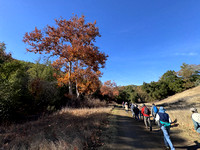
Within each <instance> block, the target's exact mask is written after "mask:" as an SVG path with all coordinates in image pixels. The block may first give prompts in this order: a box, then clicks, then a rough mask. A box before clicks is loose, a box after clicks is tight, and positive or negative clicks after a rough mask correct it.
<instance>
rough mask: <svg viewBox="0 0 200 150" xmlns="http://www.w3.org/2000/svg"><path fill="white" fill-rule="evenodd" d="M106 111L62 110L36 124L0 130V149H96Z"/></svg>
mask: <svg viewBox="0 0 200 150" xmlns="http://www.w3.org/2000/svg"><path fill="white" fill-rule="evenodd" d="M110 110H111V108H91V109H88V108H82V109H72V108H63V109H62V110H60V111H58V112H56V113H54V114H53V115H50V116H47V117H43V118H40V119H39V120H37V121H31V122H27V123H24V124H21V125H19V124H18V125H17V124H16V125H12V126H9V127H0V148H1V149H30V150H34V149H39V150H62V149H63V150H66V149H69V150H74V149H81V150H82V149H88V148H90V147H95V146H98V145H100V139H99V134H101V130H100V128H101V125H102V123H103V122H105V121H106V119H107V116H108V113H109V111H110Z"/></svg>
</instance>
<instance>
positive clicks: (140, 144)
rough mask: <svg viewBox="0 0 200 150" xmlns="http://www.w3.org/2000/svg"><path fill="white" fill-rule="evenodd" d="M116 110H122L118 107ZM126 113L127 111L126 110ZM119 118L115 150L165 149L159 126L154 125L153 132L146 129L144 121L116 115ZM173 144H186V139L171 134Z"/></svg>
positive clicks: (114, 144)
mask: <svg viewBox="0 0 200 150" xmlns="http://www.w3.org/2000/svg"><path fill="white" fill-rule="evenodd" d="M116 109H121V108H120V107H116ZM124 111H125V110H124ZM116 117H117V125H118V127H117V129H118V135H117V139H116V140H115V141H114V142H113V143H112V144H113V148H112V149H113V150H114V149H115V150H117V149H118V150H120V149H123V150H128V149H152V150H156V149H163V148H164V141H163V134H162V131H161V130H160V129H159V128H158V126H157V125H153V131H152V132H150V131H149V130H148V129H146V128H145V126H144V122H143V120H139V121H136V120H134V119H133V118H132V117H131V114H130V117H129V116H122V115H116ZM171 137H172V138H171V139H172V142H173V143H175V144H176V143H179V144H180V143H184V142H185V139H184V138H181V137H178V136H177V133H176V132H174V131H172V132H171Z"/></svg>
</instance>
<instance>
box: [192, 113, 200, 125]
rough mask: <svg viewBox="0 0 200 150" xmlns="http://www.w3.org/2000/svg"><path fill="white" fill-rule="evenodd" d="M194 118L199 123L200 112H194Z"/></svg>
mask: <svg viewBox="0 0 200 150" xmlns="http://www.w3.org/2000/svg"><path fill="white" fill-rule="evenodd" d="M192 119H193V120H194V121H196V122H198V123H200V114H199V113H193V114H192Z"/></svg>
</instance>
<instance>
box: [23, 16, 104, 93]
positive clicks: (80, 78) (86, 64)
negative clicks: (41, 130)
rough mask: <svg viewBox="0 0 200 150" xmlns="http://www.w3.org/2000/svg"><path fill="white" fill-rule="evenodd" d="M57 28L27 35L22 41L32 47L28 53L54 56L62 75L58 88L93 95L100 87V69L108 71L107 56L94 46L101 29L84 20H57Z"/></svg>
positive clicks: (74, 17)
mask: <svg viewBox="0 0 200 150" xmlns="http://www.w3.org/2000/svg"><path fill="white" fill-rule="evenodd" d="M55 22H56V27H54V26H49V25H47V27H46V28H45V29H43V30H39V29H37V27H35V30H34V31H32V32H30V33H26V34H25V36H24V39H23V41H24V42H25V43H26V44H28V45H29V47H28V48H27V51H28V52H34V53H39V54H42V53H45V54H49V55H50V56H55V57H56V58H57V59H56V60H55V61H54V62H53V64H52V65H53V67H55V68H56V69H57V70H61V71H62V74H59V75H55V77H57V80H58V85H60V86H61V85H62V84H67V85H69V94H72V84H75V85H76V90H77V92H80V93H83V92H84V93H91V92H92V91H94V90H95V89H96V88H97V86H99V77H100V76H101V73H100V71H99V70H100V68H104V67H105V62H106V60H107V57H108V56H107V55H105V53H103V52H100V51H99V48H98V47H97V46H95V45H94V43H95V38H96V37H100V36H101V35H100V33H99V29H98V27H96V21H95V22H94V23H86V22H85V17H84V16H81V17H80V18H78V17H77V16H73V17H72V18H71V19H70V20H68V21H67V20H65V19H62V18H61V19H55Z"/></svg>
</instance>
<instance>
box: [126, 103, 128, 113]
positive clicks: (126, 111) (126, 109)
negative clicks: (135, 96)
mask: <svg viewBox="0 0 200 150" xmlns="http://www.w3.org/2000/svg"><path fill="white" fill-rule="evenodd" d="M125 110H126V112H128V103H127V102H125Z"/></svg>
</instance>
